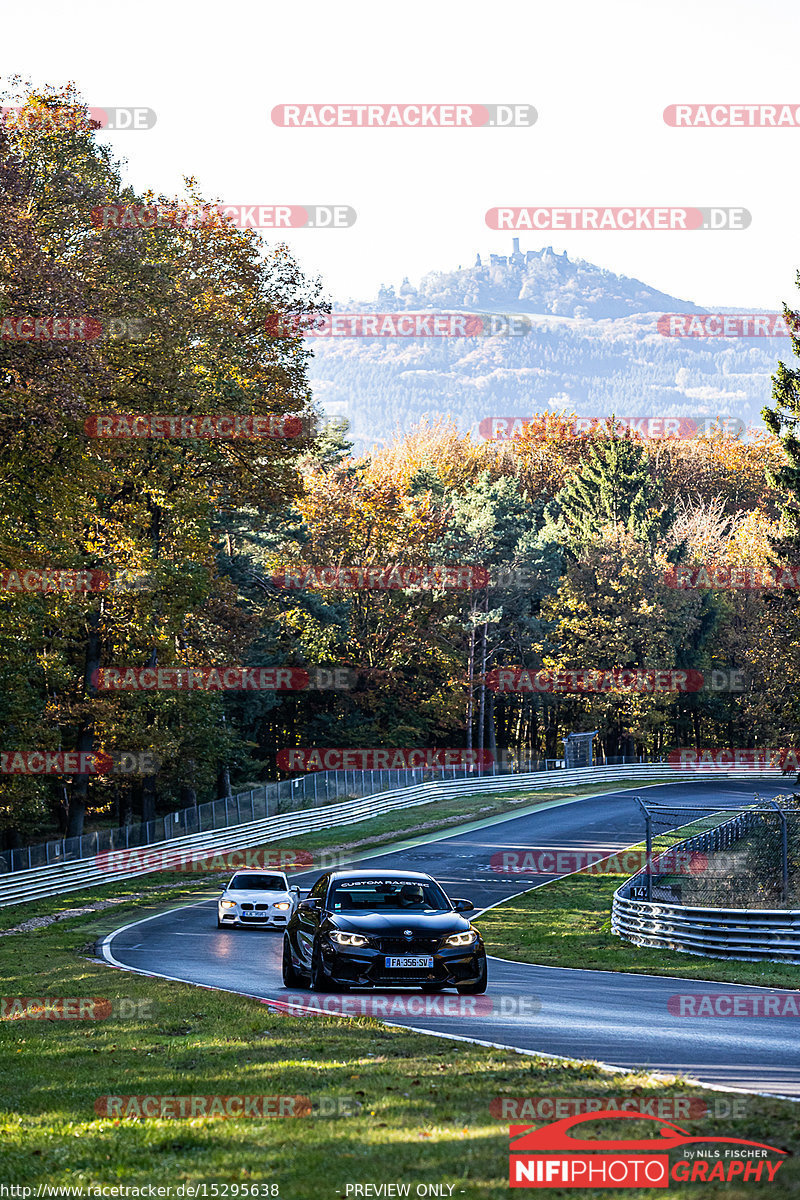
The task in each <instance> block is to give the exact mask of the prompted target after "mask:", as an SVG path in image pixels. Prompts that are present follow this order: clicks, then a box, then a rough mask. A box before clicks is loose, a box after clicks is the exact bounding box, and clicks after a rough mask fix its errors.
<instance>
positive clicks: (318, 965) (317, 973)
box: [311, 944, 333, 992]
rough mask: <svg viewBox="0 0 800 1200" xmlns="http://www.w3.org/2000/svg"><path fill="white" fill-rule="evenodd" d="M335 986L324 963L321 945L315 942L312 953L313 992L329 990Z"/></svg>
mask: <svg viewBox="0 0 800 1200" xmlns="http://www.w3.org/2000/svg"><path fill="white" fill-rule="evenodd" d="M332 987H333V980H332V979H331V977H330V976H329V975H328V974H327V973H326V971H325V968H324V967H323V965H322V955H321V954H320V952H319V946H317V945H316V944H315V946H314V950H313V952H312V954H311V990H312V992H329V991H331V989H332Z"/></svg>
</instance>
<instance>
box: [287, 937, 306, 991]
mask: <svg viewBox="0 0 800 1200" xmlns="http://www.w3.org/2000/svg"><path fill="white" fill-rule="evenodd" d="M281 974H282V976H283V986H284V987H287V988H296V987H308V984H307V983H306V982H305V980H304V979H303V978H302V976H300V975H298V974H297V971H296V970H295V968H294V963H293V962H292V950H291V946H290V945H289V939H288V937H287V936H286V935H285V934H284V937H283V957H282V959H281Z"/></svg>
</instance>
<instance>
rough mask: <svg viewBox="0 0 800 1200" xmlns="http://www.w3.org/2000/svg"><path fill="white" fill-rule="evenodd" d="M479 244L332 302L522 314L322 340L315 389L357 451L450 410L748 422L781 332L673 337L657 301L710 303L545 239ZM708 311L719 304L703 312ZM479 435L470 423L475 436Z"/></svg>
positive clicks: (475, 414)
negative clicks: (469, 260) (498, 332)
mask: <svg viewBox="0 0 800 1200" xmlns="http://www.w3.org/2000/svg"><path fill="white" fill-rule="evenodd" d="M518 245H519V242H518V239H514V249H513V251H512V253H511V254H510V255H509V256H508V257H505V256H500V255H494V254H493V255H490V256H489V260H488V262H485V263H484V262H483V261H481V259H480V256H479V258H478V260H477V261H476V264H475V265H474V266H472V267H469V268H466V269H462V268H458V269H457V270H454V271H448V272H442V271H437V272H431V273H430V274H428V275H425V276H424V277H423V279H422V280H421V281H420V283H419V285H418V286H414V285H412V284H411V283H410V282H409V281H408V280H407V279H406V280H404V281H403V283H402V284H401V285H400V286H399V287H398V288H397V290H395V289H394V288H392V287H382V288H381V289H380V290H379V292H378V295H377V297H375V298H374V299H371V300H368V301H364V300H350V301H348V302H347V303H346V304H341V305H336V308H337V310H340V311H346V312H354V311H371V312H382V313H393V312H405V311H431V310H439V311H450V312H452V311H456V312H464V311H467V312H496V313H504V312H505V313H524V314H527V315H528V316H529V317H530V319H531V323H532V329H531V332H529V333H528V334H526V335H525V336H522V337H475V338H429V339H423V338H414V339H411V338H376V337H372V338H360V337H347V338H343V337H334V338H320V339H318V340H313V341H312V342H311V344H312V346H313V349H314V352H315V357H314V360H313V362H312V366H311V372H310V374H311V380H312V384H313V388H314V393H315V396H316V398H317V399H318V401H319V402H320V404H321V406H322V407H323V408H324V409H325V410H326V411H327V412H328V413H330V414H331V415H344V416H347V417H348V419H349V420H350V422H351V429H352V434H351V436H353V437H354V438H355V440H356V444H357V448H358V449H364V448H366V447H367V446H369V445H372V444H373V443H374V442H379V443H380V442H382V441H384V440H385V439H386V438H389V437H391V435H392V433H393V432H394V431H395V430H396V429H400V430H407V429H408V428H409V427H410V426H411V425H413V424H415V423H416V422H417V421H419V420H420V418H421V417H423V416H425V415H428V416H432V415H434V414H449V415H450V416H452V417H453V419H454V420H455V421H456V423H457V424H458V426H459V428H461V429H462V430H467V429H474V430H475V431H477V426H478V424H479V422H480V421H481V420H483V419H484V418H485V417H492V416H525V415H526V414H528V413H531V412H541V411H546V410H548V409H550V410H556V411H557V410H560V409H562V408H568V409H574V410H575V411H576V412H577V413H578V414H579V415H581V416H598V417H606V416H609V415H610V413H611V412H612V411H613V412H616V413H617V414H618V415H621V416H650V415H653V416H682V417H712V418H713V417H716V416H720V415H722V416H735V417H740V418H741V419H742V420H744V421H745V422H747V423H754V422H757V421H759V419H760V418H759V414H760V410H761V408H762V407H763V405H764V404H765V403H766V402H767V401H768V400H769V397H770V392H771V383H770V375H771V374H772V373H773V372H774V370H775V368H776V365H777V362H778V360H779V359H780V358H783V359H784V361H785V360H786V358H787V357H789V356H791V345H790V342H789V340H788V338H771V339H767V338H739V339H724V338H670V337H665V336H663V335H662V334H661V333H660V332H659V331H658V327H657V320H658V315H659V314H661V313H667V312H676V313H703V312H707V311H709V310H707V309H704V308H701V307H700V306H698V305H696V304H693V303H691V302H690V301H686V300H682V299H680V298H678V297H676V296H669V295H667V294H665V293H664V292H660V291H658V290H656V289H655V288H651V287H648V286H647V284H645V283H642V282H641V281H640V280H637V279H629V278H627V277H626V276H623V275H615V274H614V273H613V272H612V271H607V270H604V269H603V268H601V267H597V266H595V265H593V264H592V263H588V262H584V261H583V260H578V261H575V262H573V261H571V260H570V259H569V258H568V257H567V255H566V254H555V253H554V252H553V250H552V249H551V247H549V246H546V247H544V248H543V249H541V250H529V251H526V252H521V251H519V249H518ZM714 311H719V310H714ZM476 436H477V433H476Z"/></svg>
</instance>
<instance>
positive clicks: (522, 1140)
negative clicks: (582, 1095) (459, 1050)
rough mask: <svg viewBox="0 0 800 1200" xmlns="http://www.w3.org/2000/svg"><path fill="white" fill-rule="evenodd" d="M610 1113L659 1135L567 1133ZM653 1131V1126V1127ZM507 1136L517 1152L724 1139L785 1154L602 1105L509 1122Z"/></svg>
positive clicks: (664, 1146)
mask: <svg viewBox="0 0 800 1200" xmlns="http://www.w3.org/2000/svg"><path fill="white" fill-rule="evenodd" d="M611 1117H620V1118H621V1119H622V1120H626V1121H632V1120H635V1121H652V1122H653V1123H654V1124H655V1125H657V1126H659V1129H658V1136H657V1137H653V1138H631V1139H628V1140H621V1141H620V1140H618V1139H611V1140H605V1139H601V1138H591V1139H586V1138H581V1137H580V1136H578V1137H571V1136H569V1131H570V1130H571V1129H572V1127H573V1126H574V1125H581V1124H583V1123H584V1122H587V1123H591V1122H592V1121H607V1120H609V1118H611ZM654 1132H655V1130H654ZM509 1137H510V1141H511V1152H512V1153H515V1154H518V1153H519V1152H520V1151H521V1150H522V1151H546V1150H550V1151H552V1150H560V1151H562V1152H563V1151H565V1150H572V1151H583V1152H586V1151H589V1150H605V1151H608V1150H612V1149H613V1150H638V1151H645V1150H674V1149H677V1148H678V1147H679V1146H686V1145H689V1144H690V1143H692V1142H716V1143H726V1144H728V1145H735V1146H758V1147H759V1148H760V1149H762V1150H770V1151H772V1153H773V1154H785V1153H786V1151H785V1150H781V1149H779V1147H777V1146H767V1145H766V1144H765V1143H764V1142H750V1141H746V1140H745V1139H744V1138H731V1137H698V1136H697V1134H691V1133H688V1132H687V1130H685V1129H681V1127H680V1126H679V1125H671V1124H670V1123H669V1122H668V1121H663V1120H661V1119H660V1118H658V1117H651V1116H649V1115H648V1114H646V1113H634V1112H630V1111H629V1110H624V1111H622V1110H619V1109H617V1110H614V1109H610V1108H607V1109H604V1110H603V1111H602V1112H597V1113H582V1114H579V1115H577V1116H573V1117H565V1118H564V1120H563V1121H554V1122H552V1123H551V1124H549V1125H543V1126H541V1127H540V1128H538V1129H537V1128H536V1127H534V1126H532V1125H512V1126H511V1127H510V1129H509Z"/></svg>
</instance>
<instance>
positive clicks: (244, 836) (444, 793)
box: [0, 763, 780, 908]
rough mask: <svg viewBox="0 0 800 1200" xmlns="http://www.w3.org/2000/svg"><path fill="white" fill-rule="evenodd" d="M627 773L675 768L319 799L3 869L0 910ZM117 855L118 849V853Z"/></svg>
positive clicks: (550, 775) (578, 771)
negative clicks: (175, 865) (114, 848)
mask: <svg viewBox="0 0 800 1200" xmlns="http://www.w3.org/2000/svg"><path fill="white" fill-rule="evenodd" d="M631 774H635V775H636V776H637V778H641V777H644V778H646V779H651V780H653V781H658V780H669V781H671V782H680V780H676V778H675V775H676V772H675V770H674V769H673V768H671V767H669V766H666V765H663V764H660V763H639V764H635V763H624V764H620V765H617V766H610V767H579V768H575V769H571V770H565V769H560V770H556V771H536V772H533V773H531V774H525V775H497V776H494V777H493V776H491V775H479V776H476V777H475V778H472V779H462V780H455V781H452V782H441V781H436V782H431V783H424V784H420V785H418V786H416V787H405V788H399V789H396V790H395V791H391V792H379V793H378V794H376V795H374V796H365V797H363V798H361V799H358V800H348V801H345V802H343V803H342V804H334V805H327V806H325V807H324V808H319V809H307V810H303V811H302V812H296V813H287V814H285V815H283V816H277V817H268V818H265V819H264V820H259V821H253V822H249V823H246V824H243V825H238V826H234V827H232V828H230V829H219V830H212V831H209V832H206V833H202V834H190V835H189V836H188V837H182V838H169V839H165V840H164V841H162V842H157V843H154V844H150V845H148V846H141V847H132V848H131V849H130V851H128V852H126V853H129V854H130V855H134V854H139V855H140V856H141V858H142V859H147V858H148V857H150V862H146V861H145V862H140V865H138V866H133V867H132V866H130V865H129V866H127V867H125V868H122V869H116V868H115V866H114V865H113V862H112V861H110V856H109V855H108V854H107V853H103V854H101V855H98V856H96V858H92V859H78V860H76V861H75V862H71V863H53V864H51V865H49V866H45V867H38V868H35V869H34V870H31V871H14V872H13V873H11V874H6V875H0V908H2V907H5V906H7V905H9V904H19V903H23V902H25V901H29V900H38V899H42V898H43V897H46V896H58V895H61V894H62V893H65V892H75V891H79V890H82V889H83V888H87V887H100V886H101V885H102V884H105V883H113V882H115V881H117V880H120V879H130V878H133V877H136V876H139V875H148V874H152V873H154V872H155V871H157V870H158V869H159V867H158V865H156V863H157V860H158V856H159V854H161V855H174V856H175V857H177V856H178V855H179V854H180V855H184V856H186V857H188V858H189V860H190V861H191V856H192V855H194V856H195V857H196V858H203V857H207V856H208V855H209V853H224V852H226V851H230V850H242V849H247V848H249V847H253V846H259V845H263V844H264V843H265V842H267V841H269V840H278V839H279V838H283V837H286V836H287V835H290V836H291V835H298V834H303V833H313V832H315V831H316V830H318V829H331V828H338V827H339V826H345V825H353V824H355V823H356V822H358V821H364V820H367V819H369V818H370V817H374V816H379V815H380V814H382V813H385V812H391V811H392V810H394V809H398V808H415V807H417V806H419V805H422V804H431V803H433V802H434V801H435V800H438V799H454V798H459V797H462V796H463V797H467V796H469V795H470V794H471V793H473V792H477V793H491V792H506V791H541V790H542V789H543V788H547V787H551V786H552V785H553V784H556V785H557V786H559V787H569V786H570V784H583V783H601V782H608V781H611V780H614V779H624V778H625V777H626V776H630V775H631ZM697 774H698V775H705V774H707V771H706V770H705V769H703V770H702V771H698V772H697ZM715 774H720V775H722V776H724V777H725V778H728V779H742V778H755V777H756V775H755V773H754V772H753V771H748V770H724V771H719V772H715ZM765 776H768V777H773V776H774V777H776V778H777V777H779V776H780V771H779V770H778V768H770V769H767V770H762V771H760V772H759V773H758V777H759V778H764V777H765ZM681 777H682V778H685V777H686V772H683V771H682V772H681ZM117 853H122V851H119V852H117ZM166 869H170V868H169V867H167V868H166Z"/></svg>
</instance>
